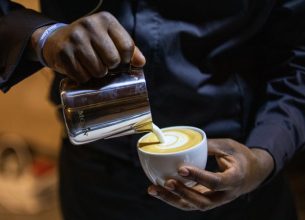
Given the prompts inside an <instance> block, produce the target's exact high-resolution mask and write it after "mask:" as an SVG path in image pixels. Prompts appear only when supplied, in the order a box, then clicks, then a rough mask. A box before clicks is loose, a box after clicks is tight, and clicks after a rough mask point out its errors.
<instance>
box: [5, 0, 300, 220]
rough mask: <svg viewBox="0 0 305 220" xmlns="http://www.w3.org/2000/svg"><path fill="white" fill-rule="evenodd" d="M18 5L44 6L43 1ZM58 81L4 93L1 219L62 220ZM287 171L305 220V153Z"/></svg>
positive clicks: (33, 80) (43, 78) (47, 76)
mask: <svg viewBox="0 0 305 220" xmlns="http://www.w3.org/2000/svg"><path fill="white" fill-rule="evenodd" d="M16 2H20V3H22V4H23V5H25V6H26V7H29V8H34V9H38V8H39V5H38V0H18V1H16ZM52 78H53V76H52V73H51V72H50V71H49V70H48V69H46V68H45V69H43V70H41V71H40V72H38V73H36V74H35V75H33V76H31V77H30V78H28V79H26V80H25V81H23V82H22V83H20V84H19V85H17V86H15V87H14V88H13V89H12V90H11V91H9V93H7V94H5V95H4V94H2V93H0V103H1V108H0V220H21V219H22V220H36V219H37V220H38V219H39V220H60V219H61V215H60V211H59V205H58V195H57V184H58V176H57V170H56V168H57V167H56V166H57V158H58V153H59V146H60V136H61V133H62V131H63V128H62V126H61V124H60V123H59V122H58V120H57V117H56V108H55V107H54V106H52V104H51V103H50V102H49V101H48V91H49V86H50V82H51V81H52ZM304 135H305V134H304ZM285 172H286V174H287V178H289V181H290V183H291V186H292V190H293V192H294V196H295V201H296V206H297V208H298V213H299V218H300V220H305V152H301V153H300V154H299V155H298V156H296V157H295V158H294V160H293V161H291V163H290V164H289V165H288V166H287V167H286V169H285Z"/></svg>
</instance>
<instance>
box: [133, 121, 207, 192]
mask: <svg viewBox="0 0 305 220" xmlns="http://www.w3.org/2000/svg"><path fill="white" fill-rule="evenodd" d="M176 128H178V129H179V128H180V129H181V128H183V129H192V130H195V131H197V132H199V133H200V134H201V135H202V141H201V142H199V143H198V144H196V145H195V146H193V147H191V148H188V149H186V150H183V151H179V152H173V153H151V152H146V151H143V150H141V148H139V147H137V149H138V155H139V158H140V162H141V165H142V168H143V170H144V172H145V174H146V175H147V177H148V178H149V179H150V181H151V182H152V183H153V184H154V185H161V186H163V185H164V183H165V181H166V180H168V179H169V178H173V179H176V180H179V181H181V182H182V183H184V184H185V185H186V186H189V187H191V186H193V185H195V184H196V183H195V182H194V181H191V180H187V179H185V178H183V177H181V176H180V175H179V174H178V169H179V168H180V167H181V166H183V165H192V166H195V167H198V168H200V169H205V166H206V162H207V138H206V135H205V133H204V132H203V131H202V130H201V129H199V128H195V127H190V126H175V127H167V128H163V129H161V130H162V131H163V130H167V129H176ZM147 135H149V134H146V135H144V136H143V137H141V138H140V139H139V141H138V143H139V142H140V141H141V140H142V139H143V138H144V137H145V136H147Z"/></svg>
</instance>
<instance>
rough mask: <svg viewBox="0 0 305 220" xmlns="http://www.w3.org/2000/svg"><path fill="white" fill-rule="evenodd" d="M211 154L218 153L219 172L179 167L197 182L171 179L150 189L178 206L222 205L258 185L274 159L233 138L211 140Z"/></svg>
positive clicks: (209, 149)
mask: <svg viewBox="0 0 305 220" xmlns="http://www.w3.org/2000/svg"><path fill="white" fill-rule="evenodd" d="M208 151H209V155H210V156H215V158H216V160H217V163H218V166H219V169H220V171H219V172H216V173H213V172H209V171H206V170H202V169H199V168H196V167H192V166H183V167H180V168H179V170H178V173H179V174H180V175H181V176H183V177H184V178H186V179H190V180H194V181H195V182H197V183H198V184H197V185H195V186H194V187H192V188H189V187H186V186H185V185H184V184H182V183H180V182H179V181H177V180H174V179H169V180H167V181H166V183H165V185H164V188H163V187H161V186H154V185H152V186H150V187H149V188H148V193H149V194H150V195H152V196H154V197H156V198H158V199H160V200H162V201H164V202H166V203H168V204H170V205H172V206H174V207H176V208H179V209H182V210H186V211H191V210H201V211H206V210H209V209H213V208H215V207H218V206H221V205H223V204H226V203H228V202H231V201H232V200H234V199H236V198H237V197H239V196H240V195H243V194H245V193H248V192H250V191H252V190H254V189H255V188H257V187H258V186H259V185H260V184H261V183H262V182H263V181H264V180H265V179H266V178H267V177H268V175H269V174H270V173H271V172H272V170H273V167H274V161H273V159H272V157H271V155H270V154H269V153H268V152H267V151H265V150H261V149H249V148H247V147H246V146H245V145H243V144H240V143H238V142H236V141H234V140H231V139H211V140H209V141H208Z"/></svg>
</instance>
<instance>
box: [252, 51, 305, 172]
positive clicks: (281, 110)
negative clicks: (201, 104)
mask: <svg viewBox="0 0 305 220" xmlns="http://www.w3.org/2000/svg"><path fill="white" fill-rule="evenodd" d="M294 54H295V55H294V57H293V58H292V60H291V62H290V63H289V64H288V65H287V66H286V67H285V68H284V70H283V71H287V74H286V76H284V75H283V76H281V77H278V78H277V79H273V80H271V81H270V82H269V83H268V86H267V89H266V94H267V95H266V102H265V104H264V105H263V106H262V108H261V110H260V111H259V112H258V114H257V117H256V123H255V127H254V128H253V129H252V131H251V132H250V135H249V137H248V140H247V142H246V145H247V146H249V147H251V148H261V149H264V150H266V151H267V152H269V153H270V154H271V155H272V157H273V159H274V161H275V169H274V174H276V173H278V172H279V171H280V170H281V169H282V168H283V167H284V165H285V164H286V162H287V161H289V159H291V158H292V157H293V155H294V154H295V153H296V152H298V151H299V150H301V148H302V147H304V145H305V136H304V134H305V114H304V109H305V107H304V106H305V74H304V71H303V70H302V69H304V65H305V57H304V55H302V54H305V50H304V49H298V50H295V51H294Z"/></svg>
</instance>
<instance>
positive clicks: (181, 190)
mask: <svg viewBox="0 0 305 220" xmlns="http://www.w3.org/2000/svg"><path fill="white" fill-rule="evenodd" d="M165 186H166V187H168V188H169V189H171V190H172V191H173V192H174V193H176V194H177V195H179V196H180V197H181V199H183V200H185V201H187V202H189V203H190V204H192V206H195V207H196V208H197V209H199V210H201V211H206V210H209V209H211V207H213V206H214V205H215V204H212V202H211V201H210V200H209V199H208V198H206V197H205V196H203V194H201V193H200V192H198V191H196V190H194V189H192V188H189V187H187V186H185V185H184V184H182V183H181V182H178V181H175V180H168V181H166V183H165Z"/></svg>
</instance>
